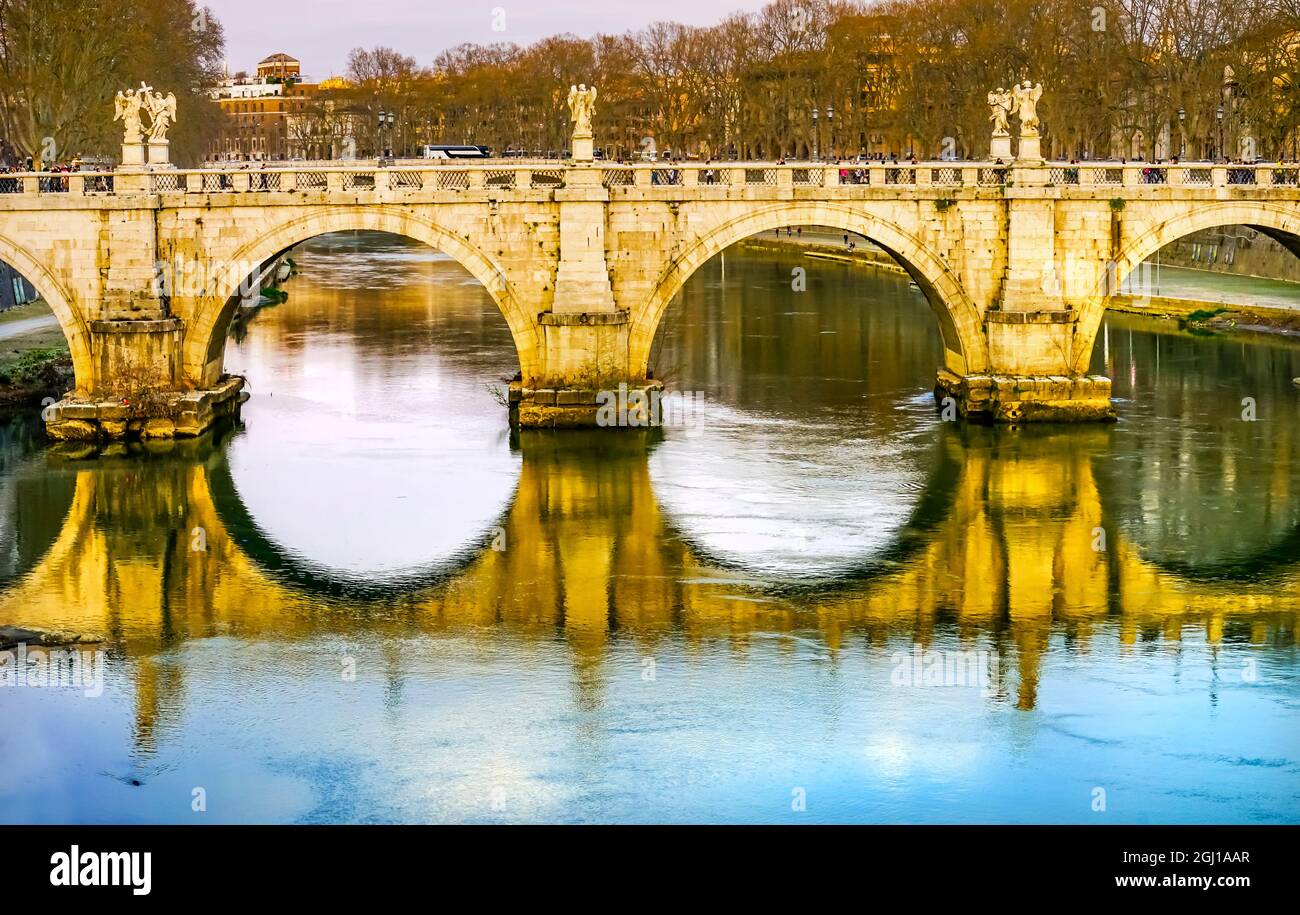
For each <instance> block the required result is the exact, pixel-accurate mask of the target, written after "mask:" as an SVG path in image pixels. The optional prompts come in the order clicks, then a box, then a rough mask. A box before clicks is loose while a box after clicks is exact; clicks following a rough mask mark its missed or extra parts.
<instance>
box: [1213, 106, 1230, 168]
mask: <svg viewBox="0 0 1300 915" xmlns="http://www.w3.org/2000/svg"><path fill="white" fill-rule="evenodd" d="M1214 119H1215V120H1216V121H1218V122H1219V148H1218V149H1217V150H1215V152H1216V153H1217V155H1216V156H1215V158H1216V159H1217V158H1225V159H1226V158H1227V157H1226V156H1224V155H1223V106H1222V105H1220V106H1219V107H1218V108H1216V109H1215V110H1214Z"/></svg>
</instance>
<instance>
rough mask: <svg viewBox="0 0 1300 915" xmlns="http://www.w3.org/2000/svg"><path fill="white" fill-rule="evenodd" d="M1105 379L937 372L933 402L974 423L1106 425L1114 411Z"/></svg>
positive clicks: (1108, 380)
mask: <svg viewBox="0 0 1300 915" xmlns="http://www.w3.org/2000/svg"><path fill="white" fill-rule="evenodd" d="M1110 389H1111V384H1110V379H1109V378H1105V377H1103V376H1100V375H1081V376H1061V375H1057V376H1014V375H969V376H964V377H963V376H959V375H955V374H953V373H952V372H947V371H941V372H940V373H939V377H938V379H937V381H936V384H935V398H936V400H937V401H938V402H939V404H940V406H941V407H942V406H943V405H944V403H945V400H946V399H947V398H951V399H952V402H953V403H955V405H956V407H957V410H958V413H959V414H960V415H961V416H962V417H965V418H967V419H970V420H972V421H976V422H993V423H1022V422H1110V421H1113V420H1114V419H1115V418H1116V417H1115V407H1114V405H1113V404H1112V403H1111V399H1110Z"/></svg>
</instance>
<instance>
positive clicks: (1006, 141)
mask: <svg viewBox="0 0 1300 915" xmlns="http://www.w3.org/2000/svg"><path fill="white" fill-rule="evenodd" d="M989 158H990V159H993V160H997V159H1001V160H1002V161H1003V162H1006V161H1007V160H1009V159H1010V158H1011V137H1010V135H1007V136H1005V137H997V136H995V137H994V138H993V142H992V144H990V146H989Z"/></svg>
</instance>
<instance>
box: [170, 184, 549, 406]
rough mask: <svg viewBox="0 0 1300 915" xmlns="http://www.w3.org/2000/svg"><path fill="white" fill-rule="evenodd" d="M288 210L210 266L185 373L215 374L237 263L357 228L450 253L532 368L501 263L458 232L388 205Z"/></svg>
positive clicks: (531, 346)
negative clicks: (210, 282)
mask: <svg viewBox="0 0 1300 915" xmlns="http://www.w3.org/2000/svg"><path fill="white" fill-rule="evenodd" d="M293 212H294V215H293V216H291V217H290V218H288V219H286V220H284V221H283V222H281V223H279V224H278V225H276V226H274V227H273V228H271V229H270V230H269V231H263V230H262V228H261V226H253V227H251V229H250V231H251V233H253V234H254V235H255V237H254V238H253V239H252V240H251V241H249V242H247V243H245V244H243V245H242V246H240V247H239V248H238V249H237V250H236V251H235V252H234V253H233V254H232V255H231V256H230V259H229V265H230V268H229V269H225V270H217V271H215V272H216V274H217V275H218V276H219V280H218V283H217V288H216V291H215V294H214V295H211V296H207V297H205V298H204V299H203V300H202V302H201V303H200V305H199V307H198V309H197V310H196V313H195V315H194V316H193V318H192V320H191V321H190V322H189V326H187V328H186V336H185V373H186V376H187V377H189V378H192V379H207V380H215V375H217V374H219V373H220V370H221V364H222V362H223V361H224V357H225V346H226V335H227V332H228V330H229V328H230V321H231V319H232V318H233V317H234V313H235V309H236V307H237V306H238V304H239V296H238V290H239V285H240V284H241V283H242V282H244V281H245V279H246V276H247V272H246V271H243V268H242V267H240V266H238V265H248V264H252V265H258V264H262V263H264V262H266V261H268V260H270V259H272V258H274V257H276V256H278V255H280V254H282V253H284V252H285V251H288V250H289V249H290V248H292V247H294V246H295V245H298V244H301V243H302V242H304V241H307V240H309V239H312V238H315V237H317V236H319V235H328V234H330V233H333V232H355V231H370V232H385V233H388V234H390V235H400V236H403V237H406V238H410V239H413V240H414V241H418V242H423V243H424V244H426V245H428V246H429V247H431V248H433V249H435V250H437V251H440V252H442V253H443V254H446V255H448V256H450V257H451V258H453V259H454V260H455V261H456V262H457V263H459V264H460V265H461V266H462V267H464V268H465V269H466V270H467V271H469V273H470V275H471V276H473V277H474V278H475V279H476V280H478V281H479V282H480V283H482V284H483V286H484V288H485V289H487V291H488V294H489V295H490V296H491V297H492V300H493V301H494V302H495V303H496V305H497V308H499V309H500V311H501V314H502V315H503V316H504V317H505V319H506V324H507V325H508V326H509V327H510V334H511V336H512V337H513V338H514V342H515V351H516V353H517V354H518V356H519V367H520V370H521V371H522V372H523V374H524V377H529V374H530V372H535V370H536V363H537V359H538V353H539V352H540V345H539V341H538V329H537V326H536V323H535V322H534V321H533V319H532V316H531V315H529V314H527V312H526V311H525V310H524V308H523V306H522V305H521V303H520V302H519V299H518V297H517V296H516V295H515V292H514V289H513V288H512V286H511V284H510V282H509V281H508V280H507V279H506V276H505V271H504V270H503V269H502V267H501V265H500V264H498V263H497V262H496V261H495V260H493V259H492V258H491V257H490V256H489V255H488V254H486V253H485V252H483V251H482V250H480V249H479V248H478V247H476V246H475V245H473V244H472V243H470V242H468V241H466V240H465V239H464V238H463V237H461V236H459V235H456V234H455V233H454V232H452V231H451V230H449V229H447V228H445V227H443V226H440V225H438V224H437V223H435V222H433V221H431V220H429V219H425V218H423V217H421V216H419V215H417V214H416V213H413V212H411V211H410V210H404V209H399V208H396V207H391V206H378V207H377V206H372V205H368V206H336V207H309V208H305V209H297V208H295V209H294V211H293ZM241 271H243V272H242V273H241Z"/></svg>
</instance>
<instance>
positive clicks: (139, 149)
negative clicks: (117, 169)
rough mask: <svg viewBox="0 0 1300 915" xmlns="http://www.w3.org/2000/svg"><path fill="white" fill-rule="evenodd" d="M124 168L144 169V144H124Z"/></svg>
mask: <svg viewBox="0 0 1300 915" xmlns="http://www.w3.org/2000/svg"><path fill="white" fill-rule="evenodd" d="M122 167H123V168H143V167H144V144H143V143H123V144H122Z"/></svg>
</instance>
